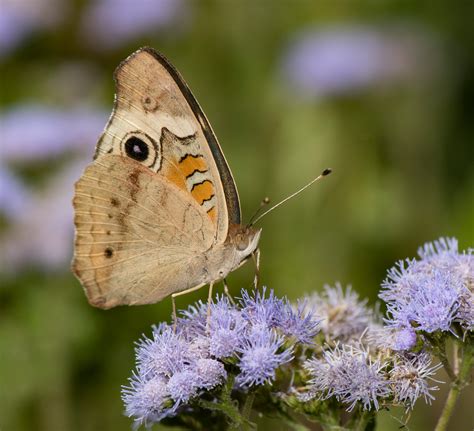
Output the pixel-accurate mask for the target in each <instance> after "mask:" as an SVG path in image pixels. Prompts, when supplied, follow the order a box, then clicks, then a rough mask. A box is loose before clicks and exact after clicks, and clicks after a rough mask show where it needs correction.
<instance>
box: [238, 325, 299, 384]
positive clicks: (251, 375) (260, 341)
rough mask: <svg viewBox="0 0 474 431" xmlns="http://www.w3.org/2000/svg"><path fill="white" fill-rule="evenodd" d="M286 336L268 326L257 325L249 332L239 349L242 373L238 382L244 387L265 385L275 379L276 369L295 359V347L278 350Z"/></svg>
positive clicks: (239, 363)
mask: <svg viewBox="0 0 474 431" xmlns="http://www.w3.org/2000/svg"><path fill="white" fill-rule="evenodd" d="M283 343H284V337H282V336H280V335H277V334H276V333H275V331H273V330H272V329H268V328H265V329H263V328H261V327H257V328H255V329H254V330H253V331H251V332H250V334H248V336H247V339H246V340H245V342H244V345H243V346H242V347H241V348H239V349H238V351H239V353H240V360H239V362H238V366H239V368H240V374H239V375H238V376H237V383H238V384H239V385H240V386H242V387H250V386H254V385H263V384H265V383H269V382H271V381H273V380H274V379H275V370H276V369H277V368H278V367H279V366H281V365H283V364H285V363H287V362H289V361H291V360H292V359H293V349H292V348H289V349H284V350H283V351H281V352H280V353H278V350H280V348H281V347H282V345H283Z"/></svg>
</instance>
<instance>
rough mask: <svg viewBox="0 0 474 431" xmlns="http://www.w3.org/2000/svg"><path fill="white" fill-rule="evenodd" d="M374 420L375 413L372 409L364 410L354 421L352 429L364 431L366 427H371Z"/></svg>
mask: <svg viewBox="0 0 474 431" xmlns="http://www.w3.org/2000/svg"><path fill="white" fill-rule="evenodd" d="M374 420H375V413H374V412H373V411H369V410H364V411H363V412H362V413H361V415H360V416H359V420H358V421H357V422H356V423H355V426H354V428H353V429H354V431H365V430H366V429H373V428H372V427H371V425H372V424H373V422H374Z"/></svg>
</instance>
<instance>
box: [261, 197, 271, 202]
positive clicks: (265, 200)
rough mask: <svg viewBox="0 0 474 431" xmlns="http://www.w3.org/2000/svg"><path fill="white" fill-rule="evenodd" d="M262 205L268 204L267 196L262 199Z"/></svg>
mask: <svg viewBox="0 0 474 431" xmlns="http://www.w3.org/2000/svg"><path fill="white" fill-rule="evenodd" d="M262 203H263V204H269V203H270V198H269V197H268V196H265V197H264V198H263V199H262Z"/></svg>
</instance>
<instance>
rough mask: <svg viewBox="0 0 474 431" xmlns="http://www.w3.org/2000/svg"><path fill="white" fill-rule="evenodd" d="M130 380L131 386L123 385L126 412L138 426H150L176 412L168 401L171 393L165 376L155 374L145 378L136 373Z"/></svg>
mask: <svg viewBox="0 0 474 431" xmlns="http://www.w3.org/2000/svg"><path fill="white" fill-rule="evenodd" d="M129 382H130V386H123V387H122V400H123V402H124V404H125V414H126V415H127V416H128V417H132V416H133V417H134V419H135V424H136V425H137V426H140V425H142V424H144V425H145V426H149V425H151V424H152V423H154V422H158V421H160V420H161V419H163V418H164V417H166V416H169V415H172V414H173V413H174V409H173V408H170V407H171V406H170V404H171V403H170V402H168V401H170V394H169V392H168V388H167V385H166V381H165V380H164V379H163V378H161V377H159V376H154V377H152V378H150V379H144V378H143V377H142V376H140V375H136V374H134V375H133V376H132V378H130V379H129Z"/></svg>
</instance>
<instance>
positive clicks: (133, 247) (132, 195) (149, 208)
mask: <svg viewBox="0 0 474 431" xmlns="http://www.w3.org/2000/svg"><path fill="white" fill-rule="evenodd" d="M74 207H75V210H76V212H75V223H76V241H75V246H76V252H75V256H74V261H73V269H74V272H75V273H76V275H77V276H78V277H79V278H80V279H81V281H82V284H83V286H84V287H85V290H86V293H87V296H88V298H89V301H90V302H91V303H92V304H93V305H96V306H99V307H102V308H110V307H113V306H115V305H120V304H146V303H153V302H157V301H159V300H160V299H162V298H163V297H165V296H167V295H169V294H170V293H173V292H175V291H179V290H184V289H186V288H190V287H194V285H195V284H199V282H200V280H199V273H198V272H196V273H193V274H190V273H187V272H186V268H199V263H196V257H197V256H200V255H202V253H203V252H204V251H205V250H207V249H208V248H209V247H210V246H211V245H212V241H213V225H212V222H211V220H210V219H209V218H208V217H207V216H206V213H203V212H202V211H201V208H200V206H199V205H198V204H197V203H196V202H195V201H194V200H192V199H189V198H188V196H187V194H186V192H184V191H182V190H181V189H179V188H178V187H177V186H176V185H175V184H173V183H172V182H169V181H168V180H166V179H165V178H163V177H161V176H159V175H153V174H151V173H150V172H149V171H148V170H147V169H146V168H145V167H143V166H141V165H140V164H138V163H126V159H124V158H123V157H121V156H117V155H106V156H104V157H102V158H101V160H100V161H97V162H95V163H93V164H91V165H90V166H89V167H88V168H87V169H86V171H85V172H84V174H83V176H82V177H81V179H80V180H79V181H78V182H77V183H76V193H75V197H74Z"/></svg>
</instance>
